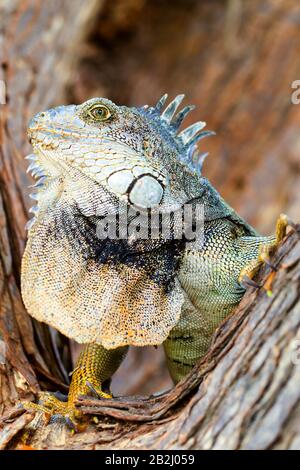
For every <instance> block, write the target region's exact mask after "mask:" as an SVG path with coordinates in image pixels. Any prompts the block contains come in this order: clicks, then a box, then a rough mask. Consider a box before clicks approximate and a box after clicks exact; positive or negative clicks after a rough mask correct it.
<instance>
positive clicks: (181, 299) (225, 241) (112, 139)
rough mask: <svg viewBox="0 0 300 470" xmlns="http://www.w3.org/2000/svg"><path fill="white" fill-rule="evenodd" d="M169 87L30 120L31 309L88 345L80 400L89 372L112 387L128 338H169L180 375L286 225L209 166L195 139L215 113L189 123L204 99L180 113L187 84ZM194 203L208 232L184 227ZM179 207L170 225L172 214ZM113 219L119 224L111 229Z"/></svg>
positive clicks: (79, 374)
mask: <svg viewBox="0 0 300 470" xmlns="http://www.w3.org/2000/svg"><path fill="white" fill-rule="evenodd" d="M166 98H167V96H166V95H165V96H163V97H162V98H161V100H160V101H159V102H158V104H157V105H156V106H155V107H149V106H144V107H141V108H134V107H132V108H129V107H126V106H117V105H116V104H114V103H112V102H111V101H109V100H107V99H104V98H94V99H91V100H89V101H87V102H85V103H83V104H81V105H78V106H75V105H70V106H59V107H57V108H53V109H50V110H48V111H45V112H42V113H39V114H37V115H36V116H35V117H34V118H33V119H32V120H31V122H30V124H29V130H28V134H29V138H30V141H31V143H32V146H33V151H34V154H32V155H30V156H29V157H27V158H29V159H30V160H32V162H31V164H30V166H29V171H32V174H33V176H35V177H36V178H38V180H37V182H36V184H35V186H34V187H35V190H36V192H35V193H34V194H33V196H32V197H33V198H34V199H36V201H37V205H36V206H35V207H34V208H32V210H31V211H32V212H33V213H34V218H33V219H32V220H31V221H30V223H29V232H28V241H27V245H26V249H25V253H24V257H23V263H22V279H21V282H22V295H23V299H24V303H25V306H26V308H27V310H28V312H29V313H30V315H32V316H33V317H34V318H36V319H37V320H39V321H42V322H45V323H47V324H49V325H51V326H53V327H55V328H56V329H58V330H59V331H61V332H62V333H64V334H65V335H66V336H68V337H69V338H73V339H75V340H76V341H77V342H79V343H85V344H87V345H88V346H87V348H86V350H85V351H84V352H83V354H82V356H81V359H80V361H79V364H80V367H79V366H78V367H77V368H76V369H75V372H74V374H73V380H72V384H71V389H70V394H69V403H68V404H67V408H68V410H70V409H71V408H72V404H73V402H74V400H75V398H76V396H77V395H78V393H81V394H82V393H86V392H87V383H88V387H90V385H91V384H92V386H93V389H95V390H97V392H98V393H99V394H100V395H101V394H102V395H104V396H106V395H105V394H104V392H103V391H102V389H101V384H103V382H104V381H105V380H107V379H109V378H110V376H111V374H112V373H113V372H114V371H115V370H116V368H117V367H118V365H119V363H120V361H121V359H122V357H123V356H124V352H125V351H126V347H127V346H129V345H136V346H145V345H157V344H161V343H163V344H164V347H165V351H166V355H167V360H168V367H169V370H170V373H171V376H172V377H173V379H174V380H175V381H178V380H179V379H180V378H182V377H183V376H184V375H185V374H186V373H187V372H188V371H189V370H190V369H191V368H192V367H193V365H194V364H195V363H196V362H197V361H198V360H199V358H200V357H201V356H202V355H203V354H204V353H205V352H206V350H207V348H208V346H209V343H210V339H211V336H212V334H213V332H214V331H215V329H216V327H217V326H218V325H219V323H220V322H221V321H222V320H223V319H224V318H225V317H226V316H227V315H228V314H229V313H230V312H231V311H232V310H233V308H234V307H235V306H236V305H237V303H238V302H239V301H240V299H241V297H242V296H243V294H244V292H245V287H244V285H243V283H242V279H243V277H244V276H245V275H247V276H250V277H251V276H252V275H253V274H254V273H255V271H256V270H257V267H258V266H259V265H260V263H261V262H262V261H263V259H264V257H266V256H267V255H268V253H269V251H270V249H271V248H272V247H273V246H274V245H275V244H276V243H277V241H278V240H279V239H280V238H282V234H283V233H284V228H283V227H285V225H286V220H285V219H284V218H282V219H281V220H280V222H279V224H278V231H277V238H276V237H274V236H271V237H261V236H259V234H258V233H257V232H256V231H255V230H254V229H253V228H252V227H251V226H249V225H248V224H247V223H246V222H245V221H244V220H243V219H241V218H240V217H239V216H238V215H237V214H236V213H235V212H234V210H233V209H232V208H230V207H229V206H228V205H227V204H226V203H225V202H224V200H223V199H222V198H221V197H220V196H219V194H218V193H217V192H216V190H215V189H214V188H213V187H212V186H211V184H210V183H209V182H208V180H207V179H205V178H203V177H202V176H201V166H202V162H203V160H204V158H205V156H206V154H203V153H199V152H198V150H197V144H198V142H199V141H200V140H201V139H202V138H203V137H205V136H207V135H210V134H212V132H209V131H203V127H204V126H205V123H203V122H197V123H195V124H193V125H192V126H190V127H188V128H186V129H184V130H183V131H181V132H179V127H180V126H181V124H182V121H183V119H184V118H185V116H186V115H187V114H188V112H189V111H190V110H191V109H192V108H193V107H191V106H186V107H184V108H183V109H182V110H181V111H179V112H177V108H178V106H179V105H180V103H181V101H182V99H183V95H179V96H177V97H176V98H175V100H174V101H172V102H171V103H170V104H169V105H168V106H167V107H165V101H166ZM163 109H164V110H163ZM186 206H189V207H190V208H191V212H190V213H191V214H193V215H192V216H191V217H192V225H195V224H196V222H197V220H198V219H197V215H195V214H198V212H197V210H196V208H197V207H202V208H203V215H204V223H203V240H202V243H201V244H196V245H195V244H191V243H190V242H189V240H187V238H186V236H185V234H184V233H183V235H182V236H181V237H179V236H178V230H177V229H178V226H177V225H178V220H181V219H182V214H183V210H184V208H185V207H186ZM174 214H177V216H178V214H179V215H180V216H179V219H178V217H177V218H176V217H175V216H174ZM168 215H169V217H170V224H169V232H168V234H167V235H166V233H165V232H163V233H162V230H161V220H162V219H161V217H165V216H168ZM122 217H125V219H122ZM126 217H127V219H126ZM139 217H140V219H138V218H139ZM155 217H156V218H155ZM193 218H194V219H193ZM121 219H122V220H121ZM107 220H108V221H115V228H116V229H117V231H116V233H117V235H118V236H117V237H116V236H110V235H111V234H108V235H107V237H105V236H103V226H104V227H105V224H103V221H107ZM124 220H127V222H125V224H124ZM138 220H139V221H140V224H137V223H136V222H137V221H138ZM149 220H151V223H152V224H153V227H154V228H155V229H156V236H155V237H153V236H151V233H152V232H151V223H150V225H149ZM153 220H154V222H153ZM147 224H148V225H147ZM137 227H139V228H138V229H137ZM149 227H150V228H149ZM104 232H105V230H104ZM120 232H122V233H120ZM124 232H126V233H124ZM99 233H100V235H99ZM116 233H115V234H116ZM142 233H143V236H142ZM115 234H114V235H115Z"/></svg>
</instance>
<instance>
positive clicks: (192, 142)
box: [186, 131, 216, 147]
mask: <svg viewBox="0 0 300 470" xmlns="http://www.w3.org/2000/svg"><path fill="white" fill-rule="evenodd" d="M211 135H216V133H215V132H214V131H203V132H200V134H197V135H195V137H194V138H192V139H190V140H189V141H188V142H187V143H186V145H187V146H188V147H193V146H194V145H195V144H197V143H198V142H199V140H201V139H204V137H209V136H211Z"/></svg>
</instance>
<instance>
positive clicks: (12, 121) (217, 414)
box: [0, 0, 300, 449]
mask: <svg viewBox="0 0 300 470" xmlns="http://www.w3.org/2000/svg"><path fill="white" fill-rule="evenodd" d="M113 3H114V7H113V8H112V6H111V5H112V3H111V2H109V1H107V0H103V1H100V0H98V1H96V0H87V1H85V2H82V1H80V0H73V1H72V2H69V1H67V0H65V1H58V0H53V1H52V2H42V1H34V0H27V1H25V2H17V1H9V2H7V1H5V2H3V3H2V4H1V5H0V17H1V24H0V28H1V29H0V48H2V49H0V80H3V82H4V84H5V87H6V104H0V139H1V149H0V159H1V160H0V161H1V167H0V224H1V230H0V261H1V262H0V296H1V297H0V414H2V415H3V419H2V422H1V424H0V447H2V448H16V447H20V446H21V444H20V442H21V437H22V442H23V443H24V442H26V443H27V444H28V445H30V446H33V447H34V448H86V449H90V448H123V447H124V448H134V449H139V448H152V449H154V448H160V449H162V448H163V449H170V448H182V449H194V448H205V449H210V448H232V449H240V448H243V449H244V448H299V447H300V419H299V418H300V417H299V395H300V391H299V386H298V384H299V370H300V369H299V365H298V363H299V361H300V358H299V360H298V357H297V347H298V343H297V341H298V340H300V337H299V338H297V334H298V330H299V324H300V304H299V291H300V241H299V236H298V235H297V233H292V234H291V235H290V236H289V237H288V239H287V240H286V241H285V243H284V245H283V246H282V247H281V248H280V250H279V251H278V253H277V254H276V255H275V259H274V262H275V263H277V264H278V267H279V270H278V272H277V273H276V276H275V279H274V285H273V295H272V296H271V297H269V296H267V294H266V292H265V290H264V289H260V290H253V289H252V288H251V289H249V292H248V293H247V294H246V296H245V297H244V299H243V300H242V302H241V304H240V306H239V307H238V309H237V311H236V312H235V313H234V314H233V315H232V316H231V317H230V318H229V319H228V320H227V321H226V322H225V323H224V324H223V325H222V327H221V328H220V329H219V330H218V332H217V333H216V337H215V341H214V344H213V346H212V348H211V350H210V351H209V353H208V355H207V356H206V357H205V358H204V359H203V360H202V361H201V363H200V364H199V365H198V366H197V367H196V368H195V369H194V371H193V372H192V373H191V374H190V376H189V377H187V379H186V380H185V381H184V382H183V383H181V384H178V386H177V387H176V388H174V389H173V390H171V391H170V392H168V393H165V394H163V395H161V396H158V397H150V398H137V397H135V398H128V399H126V400H125V399H123V398H120V399H115V400H112V401H105V402H98V401H95V400H92V399H88V400H87V399H86V400H84V401H82V402H81V403H80V406H81V407H82V409H83V410H84V412H85V413H90V414H93V415H95V414H96V415H99V423H98V424H97V425H96V424H91V425H90V426H89V427H88V428H87V429H86V430H85V431H84V432H83V433H81V434H77V435H75V436H73V437H71V436H70V434H69V432H68V430H67V429H66V428H65V427H62V426H59V431H60V432H57V431H58V425H57V424H51V425H49V426H43V425H42V422H41V420H40V419H39V418H34V419H33V416H32V415H30V414H28V413H23V411H22V410H20V409H19V408H13V409H12V408H11V406H12V405H15V404H16V403H18V401H19V400H20V399H24V398H26V399H32V398H33V396H34V394H36V392H37V391H38V390H40V389H41V388H42V389H47V390H57V389H59V390H61V391H66V390H67V384H68V372H69V371H70V370H71V369H72V361H71V351H70V345H69V341H68V340H67V339H66V338H64V337H63V336H62V335H60V334H58V333H57V332H55V331H53V330H51V329H49V328H48V327H46V326H45V325H41V324H38V323H37V322H34V321H33V320H32V319H31V318H30V317H29V316H28V315H27V313H26V311H25V309H24V306H23V304H22V300H21V296H20V289H19V272H20V262H21V256H22V252H23V248H24V243H25V239H26V233H25V229H24V226H25V223H26V220H27V218H28V215H27V210H28V207H29V201H28V199H27V193H28V191H27V190H26V186H27V185H28V184H30V178H29V177H28V176H27V175H26V172H25V167H26V165H25V163H24V159H23V157H24V155H26V153H29V152H30V147H29V144H28V143H26V126H27V122H28V120H29V119H30V117H32V116H33V115H34V114H35V113H36V112H37V111H40V110H43V109H46V108H48V107H49V106H53V105H56V104H61V103H63V102H66V101H72V102H78V101H83V100H85V99H87V98H89V97H91V96H96V95H100V96H103V95H105V96H108V97H110V98H111V99H113V100H116V101H117V102H120V103H124V104H143V103H145V102H148V103H149V104H150V103H152V102H153V101H154V100H155V99H156V98H158V97H159V96H160V95H161V94H163V93H164V92H165V91H166V90H167V91H169V92H170V94H171V96H172V94H173V93H176V92H178V93H179V92H182V91H185V90H186V89H188V92H189V96H188V98H189V99H190V100H191V101H192V102H194V103H196V104H199V105H201V108H200V111H201V112H200V116H198V117H200V118H205V120H207V121H208V123H209V128H213V129H217V130H218V131H219V137H218V138H217V140H215V143H213V142H212V143H210V144H208V147H209V150H211V151H212V152H213V153H215V154H216V156H215V157H214V158H215V159H214V160H213V159H212V161H211V163H210V162H209V161H208V163H207V171H206V173H208V175H209V176H210V177H211V179H212V182H213V183H214V184H215V185H216V187H217V188H218V189H221V190H222V193H223V195H225V196H226V198H227V199H228V200H229V202H230V203H231V204H233V205H234V207H236V208H238V209H239V210H240V212H241V213H242V215H244V216H246V217H247V218H248V220H250V222H252V223H255V225H256V226H258V227H259V228H260V229H261V230H262V231H264V232H266V231H267V230H269V229H270V228H271V226H272V225H273V224H274V222H275V219H276V216H277V215H278V213H279V212H281V211H287V212H288V213H289V214H290V215H291V216H293V217H294V218H295V219H296V220H299V219H300V214H299V189H298V190H297V188H299V180H300V178H299V172H300V165H299V156H298V153H299V145H300V141H299V132H298V126H299V117H300V115H299V106H294V105H292V104H291V101H290V95H291V91H292V90H291V83H292V82H293V81H294V80H296V79H297V78H298V79H299V78H300V62H299V59H298V57H299V50H298V48H299V44H300V41H299V36H300V33H299V28H298V23H297V22H299V17H300V7H299V4H298V2H297V0H285V1H276V2H275V1H272V0H269V1H267V0H264V1H263V2H261V1H258V0H254V1H251V2H241V1H239V0H229V1H228V2H223V1H222V2H221V1H214V2H211V1H203V2H197V1H194V0H189V1H188V2H186V1H183V0H182V1H181V0H176V1H174V2H173V6H172V8H170V4H169V2H167V1H162V2H150V1H147V0H127V1H126V2H124V1H123V0H116V1H115V2H113ZM187 3H188V4H189V8H188V9H187V8H186V4H187ZM154 27H155V29H154ZM179 33H180V34H179ZM278 64H280V67H281V69H282V70H284V73H282V74H281V73H278V70H277V69H278ZM297 74H298V76H297ZM0 102H1V100H0ZM196 118H197V116H195V117H194V119H196ZM258 193H259V197H258ZM262 202H263V203H262ZM261 276H264V275H263V274H262V275H261ZM262 278H263V279H265V277H261V279H262ZM268 282H269V281H268ZM71 346H72V348H71V349H73V345H71ZM145 354H146V355H147V357H148V358H149V354H152V352H151V353H150V352H148V351H147V352H146V353H145ZM156 357H158V359H157V360H156V362H154V361H149V360H148V361H147V363H148V367H147V368H146V367H145V368H144V369H142V372H139V373H138V374H137V373H133V372H132V371H135V370H139V371H141V369H140V367H141V366H139V369H138V368H137V365H136V364H137V362H139V361H137V355H136V353H135V352H134V351H133V353H132V356H131V358H129V362H127V366H126V365H125V368H123V369H122V370H121V372H120V374H119V379H118V378H117V381H116V385H115V387H116V389H118V387H119V391H121V392H122V391H123V393H124V391H125V392H126V394H127V393H128V394H130V393H132V392H134V393H136V392H137V391H139V390H141V389H142V390H143V391H144V392H146V393H149V392H151V391H153V390H152V389H151V388H149V387H148V384H147V382H149V380H148V379H149V377H150V376H151V373H152V372H153V370H154V368H155V369H156V370H157V376H156V379H155V382H154V384H155V387H160V388H161V387H162V388H165V387H167V386H168V385H169V383H170V382H169V379H168V377H167V376H166V375H163V373H162V372H161V371H162V370H163V369H162V365H163V359H162V358H161V356H156ZM139 358H140V356H138V359H139ZM126 367H127V369H126ZM130 370H131V375H130ZM122 371H123V372H122ZM128 375H129V377H130V380H129V382H130V383H129V385H127V387H124V386H123V387H122V386H120V385H118V384H120V382H122V381H124V377H127V376H128ZM142 385H143V387H142ZM146 385H147V386H146ZM124 400H125V401H124ZM37 419H38V421H37ZM26 427H27V429H28V428H29V429H36V432H34V433H29V434H27V435H24V434H23V431H24V429H25V428H26Z"/></svg>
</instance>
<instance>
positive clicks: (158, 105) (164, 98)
mask: <svg viewBox="0 0 300 470" xmlns="http://www.w3.org/2000/svg"><path fill="white" fill-rule="evenodd" d="M167 99H168V93H165V94H164V95H163V96H162V97H161V98H160V99H159V100H158V102H157V103H156V105H155V107H154V108H155V109H156V111H157V112H159V113H160V111H161V110H162V108H163V107H164V105H165V102H166V101H167Z"/></svg>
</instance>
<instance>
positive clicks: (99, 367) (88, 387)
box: [23, 344, 127, 431]
mask: <svg viewBox="0 0 300 470" xmlns="http://www.w3.org/2000/svg"><path fill="white" fill-rule="evenodd" d="M126 351H127V348H118V349H114V350H107V349H104V348H103V347H102V346H100V345H97V344H88V345H87V346H86V347H85V348H84V349H83V350H82V352H81V354H80V356H79V359H78V363H77V366H76V367H75V369H74V370H73V372H72V380H71V385H70V389H69V394H68V397H66V400H65V401H63V398H64V397H63V396H62V395H61V394H59V396H57V395H58V394H56V395H55V394H53V393H49V392H41V393H40V395H39V401H38V403H28V402H27V403H24V404H23V406H24V407H25V408H26V409H28V410H33V411H41V412H43V413H44V415H45V417H46V419H47V422H50V421H53V420H55V419H59V418H63V419H64V421H65V422H66V424H67V425H68V426H69V427H70V428H71V429H73V430H74V431H78V430H80V422H82V421H83V422H84V421H87V419H86V418H85V417H84V415H83V414H82V413H81V411H80V409H78V408H77V407H76V403H77V400H78V398H79V397H80V396H82V395H94V396H96V397H97V398H100V399H101V398H104V399H107V398H112V395H111V394H110V393H108V392H107V391H104V390H103V383H107V382H108V381H109V379H110V377H111V375H112V374H113V373H114V371H115V370H116V369H117V368H118V366H119V364H120V362H121V360H122V358H123V357H124V355H125V353H126ZM60 398H62V400H61V399H60Z"/></svg>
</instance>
